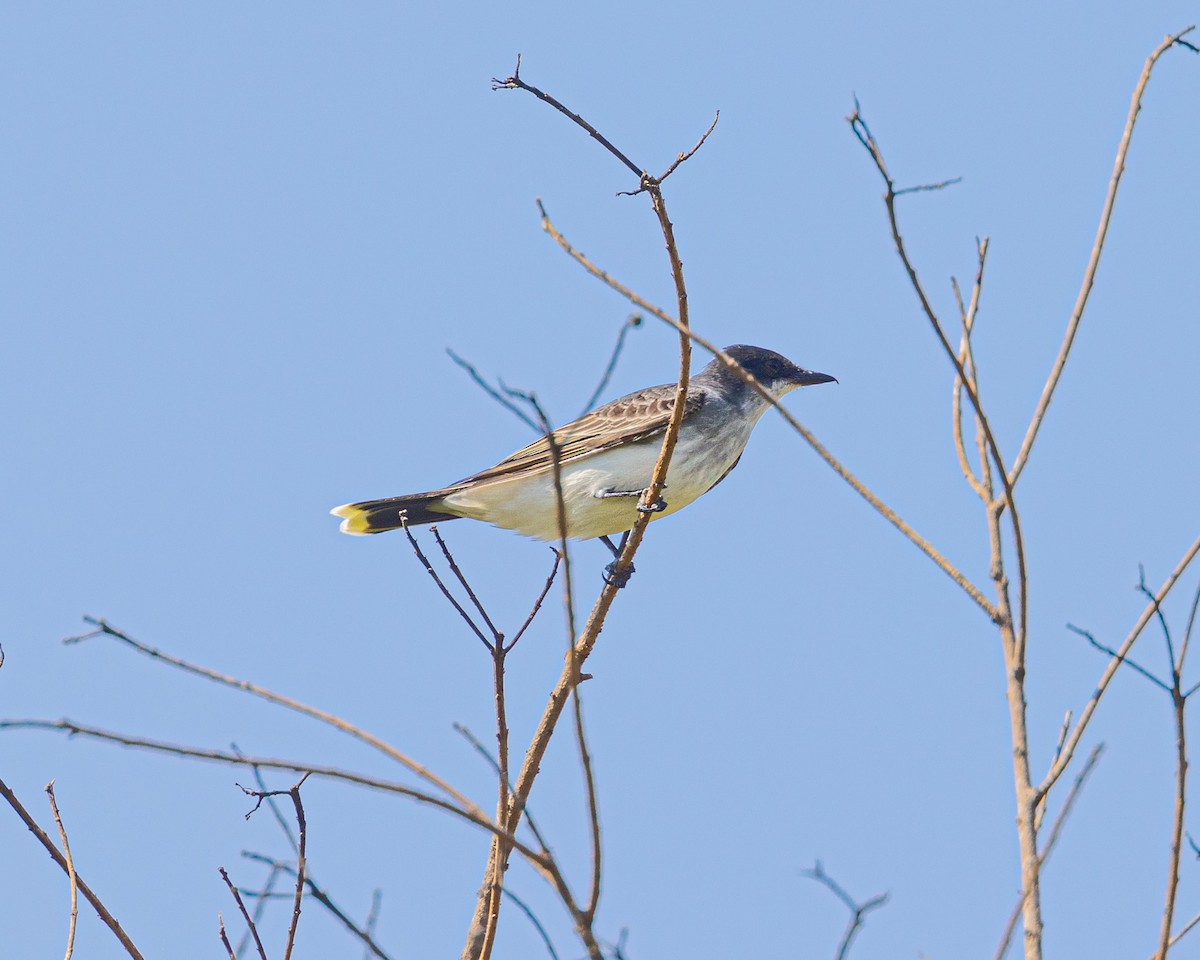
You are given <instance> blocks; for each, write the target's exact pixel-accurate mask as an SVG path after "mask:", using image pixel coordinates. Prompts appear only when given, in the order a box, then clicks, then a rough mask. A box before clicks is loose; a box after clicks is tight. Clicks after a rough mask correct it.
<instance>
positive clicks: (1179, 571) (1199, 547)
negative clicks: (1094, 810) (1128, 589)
mask: <svg viewBox="0 0 1200 960" xmlns="http://www.w3.org/2000/svg"><path fill="white" fill-rule="evenodd" d="M1197 553H1200V537H1197V538H1196V539H1195V540H1194V541H1192V545H1191V546H1190V547H1188V548H1187V550H1185V551H1184V554H1183V556H1182V557H1180V558H1179V562H1178V563H1177V564H1176V565H1175V569H1174V570H1172V571H1171V574H1170V575H1169V576H1168V577H1167V579H1166V580H1164V581H1163V585H1162V586H1161V587H1159V588H1158V591H1157V592H1156V593H1155V594H1154V597H1155V600H1156V601H1157V603H1158V604H1161V603H1162V602H1163V601H1164V600H1165V599H1166V598H1167V594H1169V593H1170V592H1171V588H1172V587H1174V586H1175V584H1176V583H1177V582H1178V581H1179V578H1180V577H1181V576H1183V573H1184V571H1185V570H1187V568H1188V565H1189V564H1190V563H1191V562H1192V560H1194V559H1195V557H1196V554H1197ZM1154 608H1155V605H1154V604H1147V605H1146V608H1145V609H1144V610H1143V611H1142V615H1141V616H1140V617H1138V620H1137V623H1135V624H1134V625H1133V628H1132V629H1131V630H1130V631H1129V634H1128V636H1126V638H1125V640H1124V642H1123V643H1122V644H1121V646H1119V647H1118V648H1117V649H1116V651H1115V652H1114V653H1115V655H1114V656H1113V657H1112V659H1110V660H1109V661H1108V666H1107V667H1105V669H1104V673H1103V674H1101V676H1100V681H1099V682H1098V683H1097V684H1096V690H1095V692H1094V693H1093V694H1092V696H1091V699H1090V700H1088V702H1087V705H1086V706H1085V707H1084V708H1083V711H1082V712H1081V713H1080V715H1079V720H1078V721H1076V723H1075V729H1074V730H1072V731H1071V735H1070V736H1069V737H1067V742H1066V744H1065V745H1064V746H1063V750H1062V753H1061V754H1060V755H1059V756H1058V757H1057V758H1056V759H1055V761H1054V763H1052V764H1051V765H1050V769H1049V770H1048V771H1047V773H1046V776H1045V778H1044V779H1043V780H1042V782H1041V784H1040V785H1039V786H1038V788H1037V790H1036V791H1035V794H1036V795H1037V797H1038V798H1041V797H1042V796H1045V794H1046V793H1047V792H1048V791H1049V790H1050V788H1051V787H1052V786H1054V783H1055V781H1056V780H1058V778H1059V777H1061V776H1062V774H1063V771H1064V770H1066V768H1067V766H1068V765H1069V764H1070V763H1071V759H1072V758H1073V757H1074V756H1075V749H1076V748H1077V747H1078V746H1079V741H1080V740H1081V739H1082V738H1083V734H1084V731H1086V730H1087V727H1088V724H1089V723H1090V722H1091V719H1092V716H1093V715H1094V714H1095V712H1096V707H1097V706H1099V704H1100V699H1101V697H1103V696H1104V691H1105V690H1107V689H1108V685H1109V684H1110V683H1111V682H1112V679H1113V677H1114V676H1116V673H1117V670H1118V669H1119V668H1120V666H1121V664H1122V663H1123V662H1124V660H1125V658H1126V657H1128V656H1129V651H1130V650H1131V649H1132V648H1133V645H1134V644H1135V643H1136V642H1137V639H1138V637H1139V636H1141V633H1142V631H1143V630H1144V629H1145V628H1146V624H1148V623H1149V622H1150V619H1151V618H1152V617H1153V616H1154Z"/></svg>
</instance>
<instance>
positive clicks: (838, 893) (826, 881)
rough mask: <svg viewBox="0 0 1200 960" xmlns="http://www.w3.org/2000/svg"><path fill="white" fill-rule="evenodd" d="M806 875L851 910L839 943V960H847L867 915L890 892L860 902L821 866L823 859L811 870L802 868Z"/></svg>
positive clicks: (877, 907)
mask: <svg viewBox="0 0 1200 960" xmlns="http://www.w3.org/2000/svg"><path fill="white" fill-rule="evenodd" d="M800 872H801V873H802V874H803V875H804V876H806V877H808V878H810V879H812V880H816V881H817V882H818V883H820V884H822V885H824V886H825V887H827V888H828V889H829V890H830V891H831V892H832V893H833V895H834V896H835V897H837V898H838V899H839V900H841V901H842V903H844V904H845V905H846V909H847V910H849V911H850V921H849V923H848V924H847V925H846V932H845V933H843V934H842V941H841V943H839V944H838V949H837V953H836V954H835V956H836V958H837V960H845V958H846V957H847V956H848V955H849V953H850V944H851V943H853V942H854V937H855V935H856V934H857V933H858V931H859V930H860V929H862V926H863V923H864V922H865V920H866V916H867V914H868V913H870V912H871V911H872V910H877V909H879V908H880V907H882V906H883V905H884V904H885V903H887V902H888V897H889V896H890V894H886V893H881V894H879V896H876V897H871V899H869V900H864V901H863V902H862V903H859V902H858V901H857V900H855V899H854V898H853V897H852V896H850V894H848V893H847V892H846V891H845V890H844V889H842V887H841V885H840V884H839V883H838V882H837V881H836V880H834V879H833V877H831V876H830V875H829V874H827V873H826V872H825V868H824V867H823V866H821V861H820V860H818V861H817V862H816V865H815V866H814V867H813V868H812V869H811V870H801V871H800Z"/></svg>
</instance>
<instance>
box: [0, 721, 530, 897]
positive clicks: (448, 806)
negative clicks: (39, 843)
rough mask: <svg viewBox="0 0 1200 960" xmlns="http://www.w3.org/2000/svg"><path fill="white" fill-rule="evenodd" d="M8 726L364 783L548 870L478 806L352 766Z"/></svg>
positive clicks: (78, 727)
mask: <svg viewBox="0 0 1200 960" xmlns="http://www.w3.org/2000/svg"><path fill="white" fill-rule="evenodd" d="M6 729H8V730H18V729H25V730H56V731H59V732H62V733H67V734H70V735H71V736H81V737H89V738H92V739H96V740H103V741H106V742H108V743H117V744H120V745H122V746H126V747H136V748H139V749H142V750H150V751H152V752H156V753H168V754H172V755H174V756H177V757H195V758H197V759H200V760H212V761H215V762H217V763H226V764H230V765H233V766H244V767H255V766H257V767H262V768H263V769H265V770H290V771H292V772H293V773H311V774H313V775H314V776H318V777H326V778H328V779H330V780H340V781H342V782H344V783H354V784H357V785H359V786H362V787H370V788H371V789H373V790H381V791H383V792H385V793H395V794H399V795H400V796H403V797H408V798H409V799H411V800H415V801H416V802H417V803H423V804H426V805H428V806H431V807H436V808H437V809H438V810H444V811H446V812H447V813H452V814H454V815H455V816H456V817H459V818H460V819H462V820H466V821H467V822H468V823H473V824H475V825H476V826H477V827H482V828H483V829H484V830H487V831H489V832H491V833H493V834H496V835H498V836H501V837H503V838H504V841H505V842H506V843H511V844H512V845H513V848H514V849H515V850H517V851H519V852H520V853H521V854H523V855H524V856H525V857H526V859H528V860H529V862H530V863H531V864H532V865H533V866H534V867H535V868H537V869H538V870H541V871H544V870H545V859H544V857H543V855H542V854H541V853H539V852H538V851H536V850H534V849H532V848H531V847H530V846H529V845H528V844H525V843H522V842H521V841H520V840H518V839H517V838H516V837H513V836H511V835H510V834H508V833H506V832H505V831H504V830H503V828H501V827H499V826H497V825H496V824H495V823H493V822H492V820H491V818H490V817H488V816H487V814H485V813H483V812H482V811H481V810H479V808H478V807H475V808H474V809H471V810H467V809H463V808H462V807H457V806H455V805H454V804H453V803H451V802H450V801H448V800H443V799H442V798H441V797H438V796H435V795H433V794H430V793H425V792H423V791H421V790H415V789H413V788H412V787H409V786H405V785H404V784H402V783H396V782H395V781H393V780H383V779H381V778H378V777H368V776H366V775H364V774H360V773H355V772H354V771H352V770H344V769H342V768H340V767H331V766H327V765H325V764H318V763H304V762H300V761H296V760H282V759H278V758H275V757H255V756H242V755H239V754H236V753H229V752H226V751H223V750H205V749H203V748H199V747H189V746H186V745H184V744H177V743H167V742H165V741H161V740H150V739H148V738H145V737H132V736H127V735H125V734H121V733H115V732H113V731H109V730H101V729H99V728H97V727H87V726H84V725H82V724H78V723H75V722H73V721H71V720H0V730H6ZM79 889H80V890H83V889H84V888H83V883H82V881H80V887H79Z"/></svg>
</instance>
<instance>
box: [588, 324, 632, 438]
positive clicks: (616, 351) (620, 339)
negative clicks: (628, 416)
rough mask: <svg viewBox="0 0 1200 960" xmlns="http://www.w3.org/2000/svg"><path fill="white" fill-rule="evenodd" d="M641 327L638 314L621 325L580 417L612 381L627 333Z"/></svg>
mask: <svg viewBox="0 0 1200 960" xmlns="http://www.w3.org/2000/svg"><path fill="white" fill-rule="evenodd" d="M641 325H642V316H641V314H639V313H634V314H631V315H630V316H628V317H626V318H625V322H624V323H622V324H621V330H620V332H619V333H618V334H617V343H616V346H614V347H613V352H612V355H611V356H610V357H609V358H608V366H606V367H605V368H604V373H603V374H602V375H601V377H600V382H599V383H598V384H596V389H595V390H593V391H592V395H591V396H590V397H588V401H587V403H585V404H584V406H583V409H582V410H581V411H580V412H579V415H580V416H581V417H582V416H583V415H584V414H585V413H587V412H588V411H589V410H591V409H592V407H594V406H595V405H596V401H597V400H599V399H600V396H601V394H603V393H604V388H605V387H607V386H608V381H609V380H611V379H612V375H613V371H614V370H616V369H617V361H618V360H619V359H620V357H621V351H622V350H624V349H625V338H626V337H627V336H629V331H630V330H632V329H634V328H635V327H640V326H641Z"/></svg>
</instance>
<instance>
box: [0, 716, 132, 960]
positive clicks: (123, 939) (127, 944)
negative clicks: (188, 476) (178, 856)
mask: <svg viewBox="0 0 1200 960" xmlns="http://www.w3.org/2000/svg"><path fill="white" fill-rule="evenodd" d="M0 726H3V724H0ZM0 797H3V798H4V799H5V800H6V801H7V802H8V805H9V806H10V807H12V808H13V810H15V811H16V814H17V816H18V817H20V818H21V820H22V821H23V822H24V824H25V826H26V827H28V828H29V832H30V833H32V834H33V835H34V837H36V838H37V841H38V843H40V844H41V845H42V846H43V847H45V849H46V852H47V853H49V854H50V856H51V857H52V858H53V860H54V862H55V863H57V864H58V865H59V866H60V867H61V868H62V871H63V873H66V874H67V875H68V876H69V875H70V870H69V868H68V866H67V858H66V857H64V856H63V855H62V854H61V853H59V851H58V847H56V846H55V845H54V841H53V840H51V839H50V838H49V837H48V836H47V835H46V831H45V830H43V829H42V828H41V827H39V826H38V824H37V821H36V820H34V819H33V817H32V816H30V815H29V811H28V810H26V809H25V808H24V807H23V806H22V805H21V801H20V800H18V799H17V795H16V794H15V793H13V792H12V790H10V789H9V787H8V784H6V783H5V782H4V781H3V780H0ZM75 881H76V883H78V885H79V892H80V893H82V894H83V898H84V899H85V900H86V901H87V902H88V903H90V904H91V905H92V909H93V910H95V911H96V913H98V914H99V915H100V919H101V920H103V921H104V923H105V925H106V926H107V927H108V929H109V930H111V931H112V932H113V936H115V937H116V938H117V940H119V941H120V943H121V946H122V947H124V948H125V952H126V953H128V954H129V955H130V956H131V957H133V958H134V960H143V958H142V954H141V952H140V951H139V950H138V948H137V947H135V946H134V945H133V941H132V940H130V939H129V936H128V934H126V933H125V931H124V930H123V929H121V924H120V923H118V922H117V918H116V917H114V916H113V915H112V914H111V913H109V912H108V908H107V907H106V906H105V905H104V904H103V902H101V900H100V898H99V897H98V896H96V894H94V893H93V892H92V888H91V887H89V886H88V885H87V884H86V883H84V882H83V877H81V876H79V875H78V873H76V875H75Z"/></svg>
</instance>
